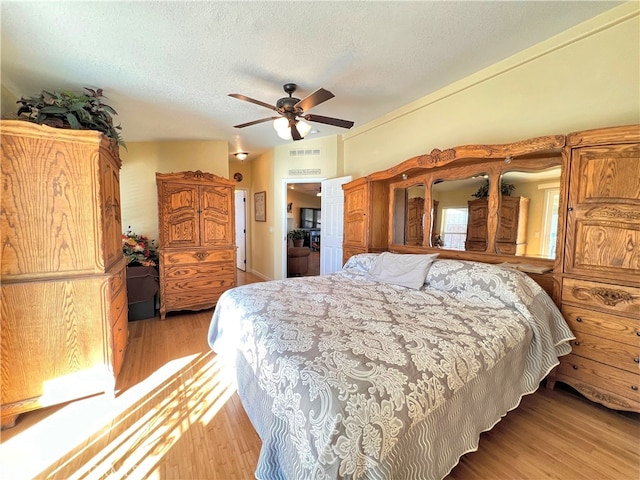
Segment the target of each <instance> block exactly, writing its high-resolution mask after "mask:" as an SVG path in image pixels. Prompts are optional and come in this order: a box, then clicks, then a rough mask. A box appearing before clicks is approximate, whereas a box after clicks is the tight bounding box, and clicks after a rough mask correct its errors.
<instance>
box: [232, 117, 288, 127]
mask: <svg viewBox="0 0 640 480" xmlns="http://www.w3.org/2000/svg"><path fill="white" fill-rule="evenodd" d="M276 118H280V117H267V118H261V119H260V120H254V121H253V122H247V123H241V124H240V125H234V128H244V127H250V126H251V125H257V124H258V123H264V122H268V121H270V120H275V119H276Z"/></svg>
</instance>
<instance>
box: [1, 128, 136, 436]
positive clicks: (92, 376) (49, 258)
mask: <svg viewBox="0 0 640 480" xmlns="http://www.w3.org/2000/svg"><path fill="white" fill-rule="evenodd" d="M1 135H2V173H1V184H2V211H1V235H2V241H1V245H0V248H1V255H2V260H1V261H2V264H1V267H0V268H1V282H2V286H1V287H0V289H1V299H2V312H1V314H2V320H1V322H2V338H1V353H0V355H1V362H2V368H1V371H2V373H1V374H2V394H1V395H2V426H3V427H8V426H12V425H13V424H14V422H15V420H16V418H17V416H18V415H19V414H20V413H23V412H26V411H29V410H34V409H37V408H40V407H45V406H49V405H54V404H57V403H62V402H67V401H70V400H74V399H77V398H81V397H84V396H87V395H92V394H95V393H100V392H108V393H111V394H113V393H114V389H115V380H116V376H117V375H118V372H119V371H120V367H121V365H122V362H123V358H124V354H125V349H126V345H127V336H128V329H127V291H126V281H125V260H124V258H123V255H122V228H121V220H120V180H119V172H120V158H119V156H118V147H117V145H116V144H115V142H113V141H111V140H109V139H108V138H107V137H105V136H104V135H103V134H101V133H99V132H94V131H77V130H63V129H54V128H49V127H46V126H40V125H36V124H33V123H29V122H25V121H8V120H3V121H2V122H1Z"/></svg>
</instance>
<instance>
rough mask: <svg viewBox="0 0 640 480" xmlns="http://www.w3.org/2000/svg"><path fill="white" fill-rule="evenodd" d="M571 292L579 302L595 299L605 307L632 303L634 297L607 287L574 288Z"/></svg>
mask: <svg viewBox="0 0 640 480" xmlns="http://www.w3.org/2000/svg"><path fill="white" fill-rule="evenodd" d="M571 292H572V293H573V295H574V296H575V297H576V298H577V299H578V300H589V299H591V298H594V299H596V300H600V301H601V302H602V303H604V304H605V305H608V306H610V307H615V306H616V305H618V304H619V303H626V302H628V303H632V302H633V301H634V296H633V295H631V294H630V293H629V292H625V291H624V290H617V289H615V288H605V287H593V288H585V287H573V288H572V289H571Z"/></svg>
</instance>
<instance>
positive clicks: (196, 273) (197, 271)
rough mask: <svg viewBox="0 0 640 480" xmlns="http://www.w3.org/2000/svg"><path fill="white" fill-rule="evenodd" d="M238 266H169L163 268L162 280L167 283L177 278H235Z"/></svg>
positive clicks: (207, 264)
mask: <svg viewBox="0 0 640 480" xmlns="http://www.w3.org/2000/svg"><path fill="white" fill-rule="evenodd" d="M235 269H236V266H235V265H232V264H230V263H227V264H224V265H220V264H217V263H202V264H199V265H182V266H174V267H167V268H165V269H164V270H163V275H162V277H161V278H162V282H163V283H164V284H165V285H166V284H167V283H169V282H172V281H176V280H216V279H217V278H219V277H231V278H233V276H234V273H235Z"/></svg>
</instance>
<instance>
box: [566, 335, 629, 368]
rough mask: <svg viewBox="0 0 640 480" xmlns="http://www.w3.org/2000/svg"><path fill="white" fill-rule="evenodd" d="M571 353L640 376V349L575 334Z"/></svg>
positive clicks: (604, 339)
mask: <svg viewBox="0 0 640 480" xmlns="http://www.w3.org/2000/svg"><path fill="white" fill-rule="evenodd" d="M574 334H575V336H576V339H575V340H572V341H571V348H572V350H571V353H573V354H575V355H579V356H581V357H586V358H589V359H592V360H595V361H597V362H600V363H604V364H606V365H611V366H613V367H616V368H621V369H623V370H626V371H628V372H631V373H636V374H640V365H639V363H640V349H639V348H638V347H632V346H631V345H627V344H625V343H619V342H613V341H611V340H609V339H606V338H602V337H596V336H594V335H589V334H587V333H582V332H574Z"/></svg>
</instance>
